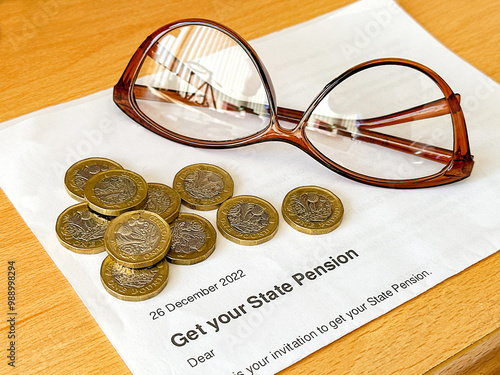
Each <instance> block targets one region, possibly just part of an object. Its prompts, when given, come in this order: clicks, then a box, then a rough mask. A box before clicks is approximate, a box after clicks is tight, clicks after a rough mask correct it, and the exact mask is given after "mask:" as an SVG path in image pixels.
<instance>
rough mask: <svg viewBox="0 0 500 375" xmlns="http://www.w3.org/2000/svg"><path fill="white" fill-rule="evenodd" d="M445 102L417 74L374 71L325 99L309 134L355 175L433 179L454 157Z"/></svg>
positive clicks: (437, 90) (351, 80)
mask: <svg viewBox="0 0 500 375" xmlns="http://www.w3.org/2000/svg"><path fill="white" fill-rule="evenodd" d="M443 97H444V95H443V93H442V91H441V90H440V88H439V87H438V86H437V85H436V84H435V83H434V82H433V81H432V80H431V79H430V78H429V77H428V76H426V75H425V74H423V73H421V72H419V71H417V70H415V69H412V68H409V67H403V66H395V65H384V66H377V67H371V68H368V69H366V70H363V71H360V72H357V73H356V74H354V75H352V76H350V77H348V78H347V79H345V80H344V81H342V82H341V83H340V84H339V85H338V86H336V87H335V88H334V89H333V90H332V91H330V93H329V94H328V95H327V96H326V97H324V98H323V100H322V101H321V102H320V103H319V104H318V105H317V107H316V108H315V109H314V111H313V112H312V114H311V116H310V117H309V119H308V120H307V124H306V128H305V134H306V137H307V138H308V140H309V141H310V142H311V144H312V145H313V146H314V147H315V148H317V149H318V150H319V151H320V152H321V153H322V154H323V155H325V156H326V157H328V158H329V159H330V160H332V161H333V162H335V163H337V164H339V165H340V166H342V167H345V168H347V169H349V170H351V171H354V172H357V173H361V174H363V175H366V176H369V177H376V178H382V179H388V180H404V179H414V178H421V177H426V176H430V175H433V174H435V173H438V172H440V171H441V170H442V169H443V168H445V167H446V166H447V165H448V164H449V162H450V158H451V155H452V153H453V124H452V120H451V115H450V110H449V108H448V104H447V102H446V100H444V98H443Z"/></svg>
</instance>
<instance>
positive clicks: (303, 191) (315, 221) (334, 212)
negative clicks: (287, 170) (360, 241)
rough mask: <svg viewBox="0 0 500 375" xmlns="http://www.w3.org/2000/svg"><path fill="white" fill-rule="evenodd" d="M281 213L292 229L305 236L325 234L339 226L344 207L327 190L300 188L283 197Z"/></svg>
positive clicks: (311, 187)
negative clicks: (305, 234)
mask: <svg viewBox="0 0 500 375" xmlns="http://www.w3.org/2000/svg"><path fill="white" fill-rule="evenodd" d="M281 212H282V214H283V218H284V219H285V221H286V222H287V223H288V224H290V226H291V227H292V228H294V229H296V230H298V231H300V232H303V233H307V234H325V233H329V232H331V231H333V230H334V229H336V228H337V227H338V226H339V225H340V223H341V221H342V217H343V215H344V206H343V205H342V202H341V200H340V199H339V198H338V197H337V196H336V195H335V194H333V193H332V192H331V191H329V190H327V189H324V188H321V187H318V186H301V187H298V188H295V189H293V190H292V191H290V192H289V193H288V194H287V195H286V196H285V199H284V200H283V204H282V206H281Z"/></svg>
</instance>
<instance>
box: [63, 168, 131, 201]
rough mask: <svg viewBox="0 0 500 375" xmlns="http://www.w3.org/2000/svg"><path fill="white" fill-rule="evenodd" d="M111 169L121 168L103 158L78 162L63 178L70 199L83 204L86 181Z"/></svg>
mask: <svg viewBox="0 0 500 375" xmlns="http://www.w3.org/2000/svg"><path fill="white" fill-rule="evenodd" d="M111 169H123V168H122V166H121V165H120V164H118V163H116V162H114V161H113V160H109V159H105V158H88V159H83V160H80V161H78V162H76V163H75V164H73V165H72V166H71V167H69V169H68V170H67V171H66V174H65V176H64V186H65V187H66V191H67V192H68V194H69V195H70V196H71V197H72V198H74V199H76V200H78V201H80V202H84V201H85V197H84V194H83V189H84V187H85V184H86V183H87V181H88V180H89V179H90V178H91V177H92V176H95V175H96V174H97V173H100V172H105V171H109V170H111Z"/></svg>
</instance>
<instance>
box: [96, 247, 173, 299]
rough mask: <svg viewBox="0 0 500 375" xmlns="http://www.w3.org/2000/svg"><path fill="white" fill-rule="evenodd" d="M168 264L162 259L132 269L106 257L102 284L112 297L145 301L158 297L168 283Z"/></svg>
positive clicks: (102, 266) (102, 272)
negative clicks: (143, 266)
mask: <svg viewBox="0 0 500 375" xmlns="http://www.w3.org/2000/svg"><path fill="white" fill-rule="evenodd" d="M168 268H169V267H168V263H167V262H166V260H165V259H161V260H160V261H159V262H158V263H155V264H154V265H152V266H149V267H145V268H137V269H131V268H127V267H125V266H123V265H122V264H119V263H117V262H115V261H114V260H113V259H112V258H111V256H108V257H106V258H105V259H104V260H103V262H102V265H101V282H102V285H103V286H104V289H106V291H107V292H108V293H109V294H111V295H112V296H114V297H116V298H118V299H121V300H124V301H144V300H146V299H148V298H152V297H154V296H156V295H158V294H159V293H160V292H161V291H162V290H163V289H164V288H165V286H166V285H167V283H168Z"/></svg>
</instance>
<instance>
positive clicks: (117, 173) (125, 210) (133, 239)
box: [56, 158, 181, 301]
mask: <svg viewBox="0 0 500 375" xmlns="http://www.w3.org/2000/svg"><path fill="white" fill-rule="evenodd" d="M64 181H65V186H66V190H67V191H68V193H69V194H70V196H72V197H73V198H75V199H77V200H79V201H81V202H82V203H79V204H76V205H74V206H71V207H69V208H68V209H66V210H65V211H64V212H63V213H62V214H61V215H59V217H58V219H57V222H56V233H57V236H58V238H59V240H60V242H61V243H62V245H63V246H65V247H66V248H68V249H70V250H72V251H74V252H76V253H80V254H96V253H100V252H103V251H107V252H108V256H107V257H106V258H105V259H104V261H103V263H102V266H101V281H102V283H103V285H104V287H105V289H106V290H107V291H108V292H109V293H110V294H112V295H113V296H115V297H117V298H119V299H122V300H127V301H141V300H145V299H148V298H151V297H153V296H155V295H157V294H158V293H160V292H161V291H162V290H163V288H165V286H166V285H167V282H168V272H169V267H168V263H167V262H166V259H165V256H166V254H167V252H168V250H169V249H170V244H171V242H172V233H171V230H170V226H169V224H168V223H170V222H172V221H174V220H175V219H176V218H177V216H178V215H179V211H180V205H181V199H180V196H179V195H178V194H177V192H175V191H174V190H173V189H172V188H170V187H168V186H167V185H164V184H159V183H146V181H145V180H144V178H142V177H141V176H140V175H138V174H137V173H135V172H132V171H129V170H125V169H123V168H122V166H121V165H119V164H118V163H116V162H114V161H112V160H109V159H103V158H88V159H84V160H81V161H79V162H77V163H75V164H74V165H72V166H71V167H70V168H69V169H68V171H67V172H66V175H65V179H64Z"/></svg>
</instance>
